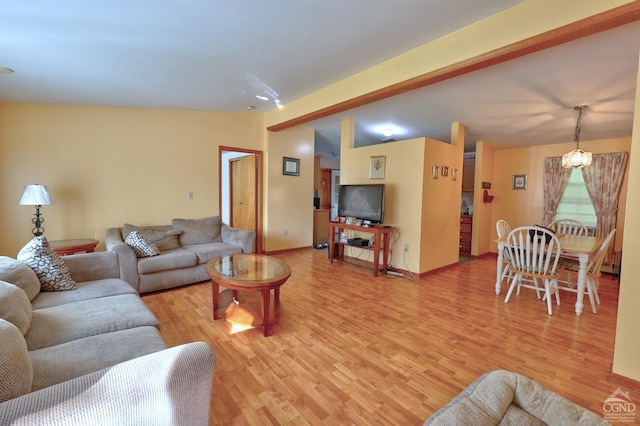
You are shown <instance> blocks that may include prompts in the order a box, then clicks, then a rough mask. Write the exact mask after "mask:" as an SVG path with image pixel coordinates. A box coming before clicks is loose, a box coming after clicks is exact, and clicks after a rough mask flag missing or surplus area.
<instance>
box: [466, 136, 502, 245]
mask: <svg viewBox="0 0 640 426" xmlns="http://www.w3.org/2000/svg"><path fill="white" fill-rule="evenodd" d="M494 159H495V150H494V149H493V147H491V146H490V145H489V144H486V143H484V142H477V143H476V167H475V176H474V181H473V185H474V188H473V201H474V202H473V212H474V213H473V229H474V233H473V238H472V240H471V254H472V255H474V256H478V255H480V254H483V253H487V252H488V251H489V248H490V243H491V241H493V240H492V238H491V237H492V235H493V233H492V232H495V231H494V230H495V222H493V221H492V220H493V218H492V210H493V209H492V207H493V202H492V203H485V202H484V189H482V182H489V183H491V184H492V186H491V189H488V190H487V191H488V193H489V195H491V196H495V187H494V186H493V182H494V179H493V174H494V169H495V167H494ZM495 200H496V198H494V199H493V201H494V202H495Z"/></svg>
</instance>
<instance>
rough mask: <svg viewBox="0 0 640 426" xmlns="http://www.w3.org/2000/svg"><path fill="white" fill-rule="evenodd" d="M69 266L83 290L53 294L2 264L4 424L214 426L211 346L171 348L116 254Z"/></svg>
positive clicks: (0, 390) (29, 274)
mask: <svg viewBox="0 0 640 426" xmlns="http://www.w3.org/2000/svg"><path fill="white" fill-rule="evenodd" d="M64 264H65V266H66V267H67V268H68V270H69V272H70V274H71V277H72V278H73V280H74V281H75V286H76V288H75V289H74V290H67V291H52V292H44V291H41V282H40V280H39V279H38V276H36V273H35V272H34V271H33V270H32V269H31V268H30V267H29V266H27V265H26V264H25V263H23V262H22V261H18V260H16V259H13V258H9V257H5V256H2V257H0V342H1V343H0V424H1V425H9V424H12V425H13V424H16V425H17V424H24V425H35V424H47V425H53V424H83V425H84V424H86V425H89V424H105V425H106V424H109V425H111V424H113V425H116V424H117V425H126V424H131V425H143V424H149V425H178V424H183V425H206V424H208V419H209V406H210V398H211V387H212V382H213V371H214V365H215V355H214V353H213V351H212V350H211V348H210V347H209V346H208V345H207V344H206V343H203V342H195V343H189V344H186V345H181V346H177V347H173V348H167V345H166V343H165V342H164V340H163V339H162V337H161V336H160V333H159V331H158V328H157V327H158V321H157V319H156V318H155V316H154V315H153V314H152V312H151V311H150V310H149V309H148V308H147V307H146V306H145V304H144V303H143V302H142V300H141V299H140V297H139V296H138V294H137V293H136V291H135V289H134V288H133V287H131V286H130V285H129V284H127V283H126V282H125V281H123V280H121V279H119V278H118V277H119V274H120V268H119V266H118V258H117V255H116V254H115V253H113V252H97V253H89V254H78V255H72V256H66V257H64Z"/></svg>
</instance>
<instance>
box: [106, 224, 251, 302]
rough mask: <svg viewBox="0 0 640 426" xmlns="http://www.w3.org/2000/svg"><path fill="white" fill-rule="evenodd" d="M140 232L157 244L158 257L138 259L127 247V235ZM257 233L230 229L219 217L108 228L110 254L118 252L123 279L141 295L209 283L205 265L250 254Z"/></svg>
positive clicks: (107, 243) (107, 245)
mask: <svg viewBox="0 0 640 426" xmlns="http://www.w3.org/2000/svg"><path fill="white" fill-rule="evenodd" d="M133 231H138V232H139V233H140V234H141V235H142V236H143V237H145V239H146V240H148V241H149V242H150V243H152V244H155V245H156V246H157V248H158V249H159V254H158V255H154V256H149V257H138V256H137V255H136V253H135V251H134V250H133V249H132V248H131V247H130V246H129V245H127V244H125V241H126V240H127V236H128V235H129V234H130V233H132V232H133ZM255 238H256V233H255V232H253V231H245V230H241V229H235V228H232V227H230V226H227V225H225V224H223V223H222V222H221V219H220V216H212V217H207V218H202V219H173V220H172V222H171V225H156V226H135V225H131V224H125V225H124V226H123V227H121V228H109V229H107V231H106V234H105V245H106V247H107V250H108V251H113V252H116V253H118V258H119V262H120V277H121V278H122V279H123V280H125V281H126V282H128V283H129V284H131V286H133V287H134V288H135V289H136V290H138V292H139V293H149V292H152V291H158V290H165V289H169V288H172V287H177V286H181V285H185V284H192V283H197V282H201V281H206V280H209V276H208V275H207V272H206V264H207V262H208V261H210V260H211V259H213V258H215V257H218V256H224V255H229V254H236V253H251V252H252V251H253V243H254V241H255Z"/></svg>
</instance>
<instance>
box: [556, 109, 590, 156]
mask: <svg viewBox="0 0 640 426" xmlns="http://www.w3.org/2000/svg"><path fill="white" fill-rule="evenodd" d="M587 108H588V106H587V105H584V104H583V105H578V106H576V107H575V108H574V109H575V110H576V111H578V121H577V122H576V131H575V135H574V140H575V142H576V149H574V150H573V151H569V152H567V153H566V154H564V155H563V156H562V167H564V168H565V169H570V168H572V167H580V168H583V167H586V166H590V165H591V153H590V152H589V151H583V150H581V149H580V130H581V129H582V111H584V110H585V109H587Z"/></svg>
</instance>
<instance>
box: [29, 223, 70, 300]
mask: <svg viewBox="0 0 640 426" xmlns="http://www.w3.org/2000/svg"><path fill="white" fill-rule="evenodd" d="M17 259H18V260H20V261H22V262H24V263H26V264H27V265H29V267H30V268H31V269H33V270H34V271H35V273H36V275H37V276H38V279H39V280H40V290H41V291H64V290H75V288H76V282H75V281H74V280H73V278H71V274H70V273H69V269H68V268H67V265H66V264H65V263H64V261H63V260H62V259H61V258H60V256H58V255H57V254H56V253H55V252H54V251H53V250H52V249H51V247H50V246H49V242H48V241H47V239H46V238H45V237H44V236H42V235H41V236H39V237H35V238H34V239H33V240H31V241H29V243H28V244H27V245H26V246H24V247H23V248H22V249H21V250H20V252H19V253H18V256H17Z"/></svg>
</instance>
